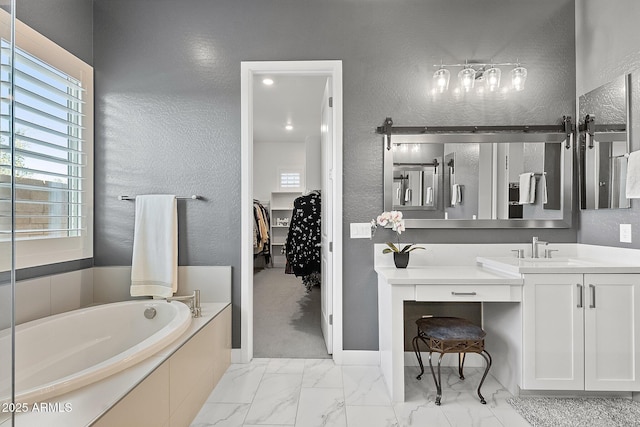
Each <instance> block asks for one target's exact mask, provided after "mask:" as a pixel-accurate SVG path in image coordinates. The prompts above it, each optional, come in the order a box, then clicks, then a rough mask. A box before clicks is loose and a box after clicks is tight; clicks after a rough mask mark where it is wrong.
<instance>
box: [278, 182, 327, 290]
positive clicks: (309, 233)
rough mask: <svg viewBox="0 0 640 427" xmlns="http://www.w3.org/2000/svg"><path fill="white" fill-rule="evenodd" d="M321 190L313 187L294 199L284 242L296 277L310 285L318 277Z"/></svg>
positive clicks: (307, 285)
mask: <svg viewBox="0 0 640 427" xmlns="http://www.w3.org/2000/svg"><path fill="white" fill-rule="evenodd" d="M320 215H321V206H320V192H319V191H314V192H312V193H310V194H307V195H305V196H300V197H298V198H297V199H296V200H295V201H294V202H293V212H292V213H291V224H290V225H289V234H288V235H287V242H286V244H285V252H286V255H287V261H288V262H289V265H290V266H291V269H292V270H293V274H295V275H296V277H300V276H302V277H303V283H304V284H305V286H306V287H307V289H310V288H311V286H313V285H314V284H319V279H316V277H317V278H319V277H320V244H321V243H320V242H321V235H320V233H321V231H320Z"/></svg>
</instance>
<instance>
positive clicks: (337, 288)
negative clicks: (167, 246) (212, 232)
mask: <svg viewBox="0 0 640 427" xmlns="http://www.w3.org/2000/svg"><path fill="white" fill-rule="evenodd" d="M259 76H264V77H267V76H286V77H289V76H291V77H296V76H297V77H304V76H307V77H312V76H317V77H323V78H325V79H326V81H328V84H327V85H326V93H325V95H326V96H327V100H326V101H327V105H328V106H330V108H329V109H327V110H326V111H325V114H323V117H324V119H323V122H322V131H323V132H324V139H323V140H324V141H325V144H324V146H323V150H322V152H323V153H324V154H325V155H324V159H325V160H326V161H323V162H322V163H321V165H322V166H321V170H322V176H323V180H324V182H323V184H322V186H323V190H324V192H325V193H326V194H328V196H327V195H323V197H324V199H325V200H326V201H327V203H326V205H327V206H328V208H327V209H323V223H326V224H329V227H328V228H327V229H324V230H323V233H322V234H323V236H322V238H323V242H322V247H323V255H322V256H323V260H322V270H323V273H325V275H326V283H327V286H322V287H321V291H322V296H321V299H322V314H321V321H322V330H323V333H324V338H325V342H326V345H327V347H328V348H329V352H330V353H332V354H333V359H334V360H335V361H336V363H341V362H340V361H341V357H342V316H341V314H342V253H341V252H342V63H341V61H278V62H243V63H242V65H241V99H242V104H241V108H242V111H241V120H242V122H241V124H242V150H241V154H242V189H241V190H242V191H241V193H242V212H241V225H242V245H241V247H242V254H241V313H240V317H241V348H240V349H237V350H234V351H233V359H234V361H236V362H249V361H250V360H251V359H252V358H253V355H254V347H253V343H254V319H253V313H254V299H253V293H254V277H253V266H254V262H253V257H254V250H253V223H254V217H253V194H254V188H253V187H254V186H253V182H254V176H253V174H254V148H255V146H254V143H255V141H254V138H253V135H254V126H255V125H256V123H257V121H254V86H255V81H256V77H259ZM329 98H330V99H329ZM327 119H328V120H329V123H328V124H327V123H326V122H325V121H324V120H327ZM284 125H285V124H283V126H284ZM325 200H323V206H324V204H325ZM325 219H328V220H327V221H325Z"/></svg>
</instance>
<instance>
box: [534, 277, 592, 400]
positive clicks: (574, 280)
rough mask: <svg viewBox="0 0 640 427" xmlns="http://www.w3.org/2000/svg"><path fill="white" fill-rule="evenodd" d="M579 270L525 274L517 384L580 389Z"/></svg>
mask: <svg viewBox="0 0 640 427" xmlns="http://www.w3.org/2000/svg"><path fill="white" fill-rule="evenodd" d="M582 291H583V287H582V274H527V275H525V280H524V294H523V298H522V310H523V321H522V329H523V330H522V332H523V340H522V341H523V354H522V362H523V377H522V388H523V389H530V390H583V389H584V334H583V332H584V318H583V314H584V309H583V308H582V307H581V305H582V302H583V301H584V298H582V297H583V296H584V295H582Z"/></svg>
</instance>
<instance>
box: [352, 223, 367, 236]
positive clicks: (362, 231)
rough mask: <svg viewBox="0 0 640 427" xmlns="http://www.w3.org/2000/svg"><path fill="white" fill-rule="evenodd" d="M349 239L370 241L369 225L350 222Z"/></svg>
mask: <svg viewBox="0 0 640 427" xmlns="http://www.w3.org/2000/svg"><path fill="white" fill-rule="evenodd" d="M351 238H352V239H370V238H371V224H370V223H368V222H352V223H351Z"/></svg>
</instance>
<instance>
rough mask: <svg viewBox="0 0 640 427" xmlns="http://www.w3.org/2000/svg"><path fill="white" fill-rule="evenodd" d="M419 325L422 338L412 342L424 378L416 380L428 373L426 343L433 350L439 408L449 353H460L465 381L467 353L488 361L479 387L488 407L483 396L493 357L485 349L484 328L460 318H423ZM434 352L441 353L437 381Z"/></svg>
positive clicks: (419, 334)
mask: <svg viewBox="0 0 640 427" xmlns="http://www.w3.org/2000/svg"><path fill="white" fill-rule="evenodd" d="M416 325H417V326H418V335H416V336H415V337H414V338H413V342H412V343H413V350H414V351H415V353H416V357H417V358H418V363H419V364H420V375H418V376H417V377H416V378H417V379H418V380H419V379H421V378H422V375H423V374H424V365H423V364H422V356H421V355H420V349H419V347H418V344H419V342H420V341H422V342H423V343H425V344H426V345H427V348H428V349H429V366H430V367H431V374H432V375H433V380H434V381H435V383H436V389H437V395H436V405H440V401H441V399H442V380H441V377H440V365H441V363H442V356H444V355H445V354H446V353H458V374H459V376H460V379H461V380H464V374H463V368H464V359H465V355H466V353H478V354H480V355H481V356H482V357H483V358H484V360H485V362H486V367H485V370H484V375H483V376H482V379H481V380H480V385H478V397H480V402H481V403H483V404H486V403H487V402H486V401H485V400H484V397H483V396H482V393H480V389H481V388H482V384H483V383H484V380H485V378H486V377H487V374H488V373H489V368H491V355H489V353H488V352H487V351H486V350H485V349H484V337H485V335H486V333H485V332H484V331H483V330H482V328H480V327H479V326H476V325H474V324H473V323H471V322H469V321H468V320H465V319H461V318H458V317H423V318H422V319H418V320H416ZM433 352H436V353H440V357H439V358H438V377H437V378H436V374H435V372H434V370H433V364H432V362H431V355H432V353H433Z"/></svg>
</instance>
